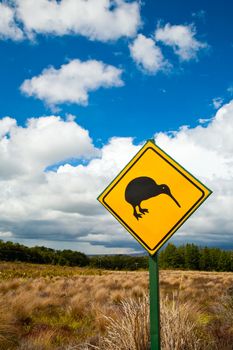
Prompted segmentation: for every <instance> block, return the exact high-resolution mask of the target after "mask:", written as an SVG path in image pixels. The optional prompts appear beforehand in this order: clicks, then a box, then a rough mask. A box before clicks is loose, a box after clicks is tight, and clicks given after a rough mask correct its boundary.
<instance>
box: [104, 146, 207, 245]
mask: <svg viewBox="0 0 233 350" xmlns="http://www.w3.org/2000/svg"><path fill="white" fill-rule="evenodd" d="M149 149H151V150H152V151H154V152H155V153H156V154H157V155H158V156H160V157H161V158H162V159H163V160H165V161H166V162H167V163H168V164H169V165H171V166H172V167H173V168H174V169H176V170H177V171H178V172H179V173H180V174H181V175H182V176H183V177H185V178H186V179H187V180H188V181H189V182H191V183H192V184H193V185H194V186H195V187H196V188H198V189H199V190H200V191H201V192H202V195H201V197H200V198H199V199H198V200H197V202H195V204H194V205H193V206H192V207H191V208H190V209H189V210H188V211H187V212H186V213H185V215H184V216H183V217H182V218H181V219H180V220H179V221H178V222H177V223H176V224H175V225H174V226H173V227H172V229H171V230H170V231H169V232H168V233H167V234H166V235H165V236H164V237H163V238H162V239H161V240H160V241H159V243H157V244H156V246H155V247H154V248H150V247H149V246H148V245H147V244H146V243H145V242H144V241H143V240H142V239H141V238H140V237H139V236H138V235H137V233H136V232H134V230H132V229H131V228H130V226H129V225H128V224H127V223H126V222H125V221H124V220H123V219H122V218H121V217H120V216H119V215H118V214H117V213H116V212H115V211H114V210H113V209H112V208H111V207H110V206H109V205H108V204H107V203H106V201H105V198H106V197H107V196H108V194H109V193H110V192H111V191H112V190H113V188H114V187H115V186H116V185H117V184H118V183H119V182H120V181H121V179H122V178H123V177H124V176H125V175H126V174H127V173H128V171H129V170H130V169H131V168H132V167H133V166H134V165H135V164H136V163H137V162H138V161H139V159H140V158H141V157H142V156H143V155H144V154H145V153H146V152H147V151H148V150H149ZM204 196H205V192H204V191H203V190H202V189H201V188H200V187H199V186H197V185H196V184H195V183H194V182H193V181H192V180H191V179H189V178H188V177H187V176H186V175H185V174H183V173H182V171H180V170H179V169H177V168H176V167H175V166H174V165H173V164H172V163H171V162H169V160H168V159H166V158H165V157H163V156H162V155H161V154H160V153H159V152H158V151H156V150H155V149H154V148H153V147H151V146H149V147H148V148H146V149H145V150H144V151H143V152H142V154H141V155H140V156H139V157H138V158H137V159H136V160H135V161H134V162H133V164H131V166H130V167H129V168H128V169H127V170H126V171H125V172H124V174H123V175H122V176H121V177H120V178H119V179H118V180H117V181H116V183H115V184H114V185H113V186H112V187H111V188H110V190H109V191H108V192H107V193H106V194H105V195H104V196H103V202H104V204H105V205H106V207H108V208H109V210H110V211H111V212H112V213H114V215H115V216H116V217H117V218H118V219H119V221H121V222H122V223H123V224H124V225H125V226H126V227H127V228H128V230H129V231H130V232H132V233H133V234H134V235H135V236H136V237H137V238H138V240H139V241H140V242H142V243H143V244H144V245H145V246H146V247H147V248H148V249H149V250H155V249H156V248H157V247H158V246H159V245H160V244H161V243H162V242H163V241H164V240H166V237H167V236H169V234H170V233H171V232H172V231H173V230H174V229H175V228H176V227H177V226H179V224H180V223H181V222H182V221H183V220H184V219H185V217H186V216H187V215H188V214H189V213H190V212H191V211H192V210H193V209H194V208H195V207H196V206H197V204H198V203H199V202H200V201H201V200H202V198H203V197H204Z"/></svg>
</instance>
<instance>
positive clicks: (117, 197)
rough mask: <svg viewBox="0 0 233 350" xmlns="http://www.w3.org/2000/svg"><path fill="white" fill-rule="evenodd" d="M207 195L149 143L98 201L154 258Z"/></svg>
mask: <svg viewBox="0 0 233 350" xmlns="http://www.w3.org/2000/svg"><path fill="white" fill-rule="evenodd" d="M210 194H211V191H210V190H209V189H208V188H207V187H206V186H204V185H203V184H202V183H201V182H200V181H198V180H197V179H196V178H195V177H194V176H192V175H191V174H190V173H189V172H188V171H187V170H185V169H184V168H183V167H182V166H181V165H179V164H178V163H177V162H175V160H174V159H172V158H171V157H169V156H168V155H167V154H166V153H165V152H164V151H162V150H161V149H160V148H159V147H158V146H157V145H155V144H154V142H152V141H148V142H147V143H146V144H145V145H144V146H143V147H142V148H141V150H140V151H139V152H138V153H137V154H136V156H135V157H134V158H133V159H132V160H131V161H130V162H129V163H128V164H127V165H126V167H125V168H124V169H123V170H122V171H121V172H120V174H119V175H118V176H117V177H116V178H115V179H114V180H113V181H112V182H111V183H110V185H109V186H108V187H107V188H106V189H105V190H104V192H103V193H102V194H101V195H100V196H99V197H98V200H99V201H100V202H101V203H102V204H103V205H104V206H105V208H106V209H108V210H109V211H110V212H111V213H112V215H114V216H115V218H116V219H117V220H118V221H120V223H121V224H122V225H123V226H124V227H125V228H126V229H127V230H128V231H129V232H130V233H131V234H132V235H133V236H134V238H136V239H137V241H138V242H139V243H141V244H142V246H143V247H144V248H145V249H146V250H147V251H148V252H149V253H150V254H151V255H153V254H154V253H155V252H156V251H157V250H158V249H159V248H160V247H161V246H162V245H163V244H164V243H165V242H166V241H167V240H168V239H169V238H170V237H171V236H172V235H173V233H174V232H175V231H176V230H177V229H178V228H179V227H180V226H181V225H182V224H183V223H184V222H185V221H186V220H187V219H188V217H189V216H190V215H191V214H192V213H193V212H194V211H195V210H196V209H197V208H198V207H199V206H200V204H201V203H202V202H203V201H204V200H205V199H206V198H207V197H208V196H209V195H210Z"/></svg>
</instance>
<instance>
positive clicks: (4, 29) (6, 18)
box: [0, 3, 24, 41]
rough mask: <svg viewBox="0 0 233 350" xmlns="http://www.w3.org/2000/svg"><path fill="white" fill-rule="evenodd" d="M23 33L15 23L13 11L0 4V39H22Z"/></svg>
mask: <svg viewBox="0 0 233 350" xmlns="http://www.w3.org/2000/svg"><path fill="white" fill-rule="evenodd" d="M23 36H24V35H23V32H22V30H21V29H20V28H18V26H17V24H16V22H15V11H14V9H13V8H12V7H9V6H7V4H5V3H0V39H12V40H16V41H17V40H21V39H23Z"/></svg>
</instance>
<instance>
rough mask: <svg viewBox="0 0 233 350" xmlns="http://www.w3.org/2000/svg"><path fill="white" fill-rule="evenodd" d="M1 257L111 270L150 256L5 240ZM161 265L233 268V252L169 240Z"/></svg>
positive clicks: (143, 264) (139, 264) (132, 266)
mask: <svg viewBox="0 0 233 350" xmlns="http://www.w3.org/2000/svg"><path fill="white" fill-rule="evenodd" d="M0 260H2V261H22V262H30V263H37V264H52V265H62V266H65V265H66V266H80V267H83V266H86V267H88V266H89V267H93V268H102V269H110V270H138V269H148V257H147V256H131V255H98V256H87V255H85V254H84V253H81V252H77V251H73V250H69V249H65V250H55V249H52V248H47V247H38V246H36V247H32V248H29V247H26V246H24V245H22V244H19V243H13V242H9V241H8V242H3V241H1V240H0ZM159 266H160V268H161V269H183V270H203V271H233V251H232V250H229V251H226V250H222V249H219V248H208V247H199V246H197V245H195V244H185V245H181V246H178V247H176V246H175V245H174V244H172V243H169V244H168V245H167V246H166V247H165V248H164V249H163V250H161V251H160V253H159Z"/></svg>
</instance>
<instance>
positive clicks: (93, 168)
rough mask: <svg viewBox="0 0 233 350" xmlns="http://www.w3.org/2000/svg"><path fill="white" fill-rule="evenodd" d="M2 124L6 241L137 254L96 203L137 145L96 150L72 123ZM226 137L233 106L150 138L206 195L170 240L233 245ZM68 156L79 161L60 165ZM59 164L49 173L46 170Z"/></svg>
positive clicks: (1, 210)
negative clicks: (205, 189) (200, 184)
mask: <svg viewBox="0 0 233 350" xmlns="http://www.w3.org/2000/svg"><path fill="white" fill-rule="evenodd" d="M1 122H2V123H3V124H2V125H4V128H2V129H1V123H0V130H3V129H4V130H5V131H4V132H3V131H2V136H1V141H0V161H1V173H0V192H1V197H0V232H2V236H3V237H4V233H6V234H5V237H7V236H8V235H9V234H8V232H11V239H12V240H16V241H23V242H24V243H26V244H28V243H29V242H32V241H33V242H34V244H38V242H40V244H43V242H48V244H49V241H50V242H54V243H53V245H54V246H59V247H60V248H62V246H66V247H73V248H74V249H79V250H85V251H86V252H92V253H94V252H97V251H98V252H100V253H101V252H105V253H106V252H107V253H110V252H130V251H132V249H136V250H138V245H137V244H136V243H135V240H134V239H133V238H132V237H131V236H130V235H129V234H128V233H127V232H126V231H125V230H124V229H123V228H122V227H121V225H120V224H119V223H118V222H117V221H116V220H115V219H114V218H113V217H112V216H111V215H110V214H109V213H108V212H107V211H106V210H105V209H104V208H103V207H102V206H101V205H100V203H98V202H97V200H96V198H97V196H98V195H99V194H100V193H101V192H102V191H103V189H104V188H105V187H106V186H107V185H108V184H109V182H110V181H111V180H112V179H113V178H114V177H115V176H116V175H117V174H118V173H119V171H120V170H121V169H122V168H123V167H124V166H125V165H126V164H127V163H128V162H129V160H130V159H131V158H132V156H134V155H135V154H136V152H137V151H138V150H139V149H140V147H141V145H135V144H134V143H133V139H132V138H119V137H114V138H112V139H111V140H109V142H108V143H107V144H106V145H104V146H103V147H102V148H101V149H96V148H95V147H94V146H93V143H92V140H91V138H90V136H89V135H88V132H87V130H85V129H83V128H82V127H81V126H79V125H78V124H77V123H76V122H75V120H73V119H72V118H69V119H67V120H63V119H62V118H60V117H55V116H51V117H40V118H37V119H35V118H32V119H30V120H28V123H27V125H26V126H25V127H21V126H17V125H16V123H14V122H13V119H10V120H9V119H7V120H5V119H3V120H1ZM6 125H8V127H7V126H6ZM232 133H233V101H231V102H230V103H228V104H225V105H224V106H222V107H221V108H220V109H219V110H218V111H217V113H216V115H215V117H214V118H212V119H211V120H210V121H209V123H208V124H207V125H206V124H205V125H203V124H201V125H197V126H196V127H194V128H190V127H187V126H183V127H181V128H180V129H179V130H178V131H176V132H173V133H172V134H171V133H169V134H167V133H165V132H164V133H158V134H156V135H155V141H156V143H157V144H158V145H159V146H160V147H162V148H163V149H164V150H165V151H166V152H167V153H168V154H170V155H171V156H172V157H173V158H174V159H176V160H177V161H178V162H179V163H180V164H181V165H183V166H184V167H185V168H186V169H187V170H188V171H190V172H191V173H192V174H193V175H194V176H196V177H197V178H198V179H200V180H201V181H202V182H203V183H204V184H206V185H207V186H208V187H209V188H210V189H211V190H212V191H213V194H212V195H211V196H210V197H209V198H208V199H207V201H206V202H205V203H204V204H203V205H202V206H201V208H200V209H198V210H197V211H196V212H195V213H194V214H193V215H192V216H191V217H190V218H189V220H188V221H187V222H186V223H185V224H184V225H183V226H182V228H180V229H179V231H178V232H177V233H176V234H175V236H174V237H175V239H176V241H179V242H182V241H183V240H184V239H185V240H190V241H193V242H196V243H198V244H217V245H222V244H225V246H227V244H228V245H231V246H232V232H233V222H232V207H233V141H232ZM70 158H76V159H77V158H81V160H80V163H79V164H78V165H74V164H72V162H71V161H66V159H70ZM82 158H84V159H85V160H86V162H82ZM61 161H63V162H62V164H61V165H58V166H57V167H56V168H53V169H54V170H51V168H48V166H49V165H52V164H54V163H59V162H61ZM46 168H47V170H46V171H45V169H46ZM48 169H50V170H48ZM31 240H32V241H31ZM59 242H60V243H59ZM69 242H70V243H69ZM51 245H52V243H51Z"/></svg>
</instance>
